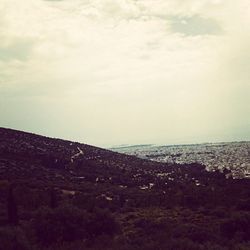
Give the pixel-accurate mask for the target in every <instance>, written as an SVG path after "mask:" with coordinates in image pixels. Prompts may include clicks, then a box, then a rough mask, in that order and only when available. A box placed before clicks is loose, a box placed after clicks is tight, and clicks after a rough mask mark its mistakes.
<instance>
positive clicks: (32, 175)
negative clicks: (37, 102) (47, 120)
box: [0, 128, 250, 250]
mask: <svg viewBox="0 0 250 250" xmlns="http://www.w3.org/2000/svg"><path fill="white" fill-rule="evenodd" d="M227 174H228V172H227V171H224V172H222V173H221V172H219V171H215V172H211V173H209V172H207V171H206V170H205V168H204V166H202V165H199V164H189V165H177V164H176V165H167V164H163V163H156V162H153V161H147V160H142V159H138V158H136V157H133V156H127V155H123V154H119V153H115V152H112V151H109V150H105V149H101V148H97V147H93V146H89V145H86V144H80V143H77V142H70V141H66V140H60V139H52V138H47V137H43V136H39V135H34V134H30V133H25V132H21V131H16V130H11V129H4V128H0V242H1V244H0V250H2V249H3V250H9V249H18V250H19V249H20V250H22V249H24V250H25V249H51V250H52V249H53V250H56V249H58V250H59V249H60V250H66V249H67V250H69V249H79V250H81V249H93V250H94V249H95V250H96V249H104V250H105V249H106V250H108V249H110V250H111V249H115V250H119V249H120V250H132V249H133V250H134V249H135V250H137V249H138V250H139V249H146V250H149V249H164V250H165V249H166V250H168V249H171V250H172V249H174V250H178V249H180V250H182V249H183V250H186V249H192V250H193V249H194V250H196V249H197V250H210V249H214V250H222V249H223V250H224V249H230V250H236V249H240V250H241V249H242V250H245V249H250V243H249V241H250V206H249V204H250V198H249V197H250V188H249V187H250V183H249V180H245V179H242V180H234V179H226V178H225V176H226V175H227ZM6 207H7V209H6ZM17 207H18V211H17Z"/></svg>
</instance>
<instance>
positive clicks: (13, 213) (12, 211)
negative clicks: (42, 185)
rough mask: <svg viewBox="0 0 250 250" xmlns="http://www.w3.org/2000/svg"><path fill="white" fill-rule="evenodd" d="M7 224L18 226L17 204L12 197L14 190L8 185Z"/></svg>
mask: <svg viewBox="0 0 250 250" xmlns="http://www.w3.org/2000/svg"><path fill="white" fill-rule="evenodd" d="M7 201H8V222H9V224H11V225H18V212H17V204H16V200H15V197H14V188H13V185H10V187H9V191H8V199H7Z"/></svg>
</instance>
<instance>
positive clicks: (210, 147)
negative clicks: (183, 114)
mask: <svg viewBox="0 0 250 250" xmlns="http://www.w3.org/2000/svg"><path fill="white" fill-rule="evenodd" d="M112 150H113V151H116V152H120V153H125V154H129V155H135V156H138V157H140V158H143V159H149V160H153V161H157V162H166V163H180V164H183V163H184V164H185V163H186V164H189V163H200V164H203V165H205V166H206V169H207V170H208V171H215V170H220V171H223V170H224V169H229V170H231V174H228V177H230V175H231V176H232V177H233V178H235V179H241V178H250V142H249V141H247V142H245V141H244V142H226V143H204V144H190V145H169V146H168V145H164V146H158V145H133V146H125V145H124V146H120V147H115V148H112Z"/></svg>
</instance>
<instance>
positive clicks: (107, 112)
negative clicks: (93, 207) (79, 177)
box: [0, 0, 250, 147]
mask: <svg viewBox="0 0 250 250" xmlns="http://www.w3.org/2000/svg"><path fill="white" fill-rule="evenodd" d="M249 79H250V2H249V0H237V1H235V0H22V1H20V0H0V126H1V127H8V128H14V129H19V130H24V131H29V132H34V133H38V134H43V135H47V136H51V137H59V138H65V139H70V140H73V141H79V142H83V143H88V144H93V145H97V146H103V147H109V146H114V145H121V144H145V143H152V144H180V143H199V142H221V141H239V140H250V81H249Z"/></svg>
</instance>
